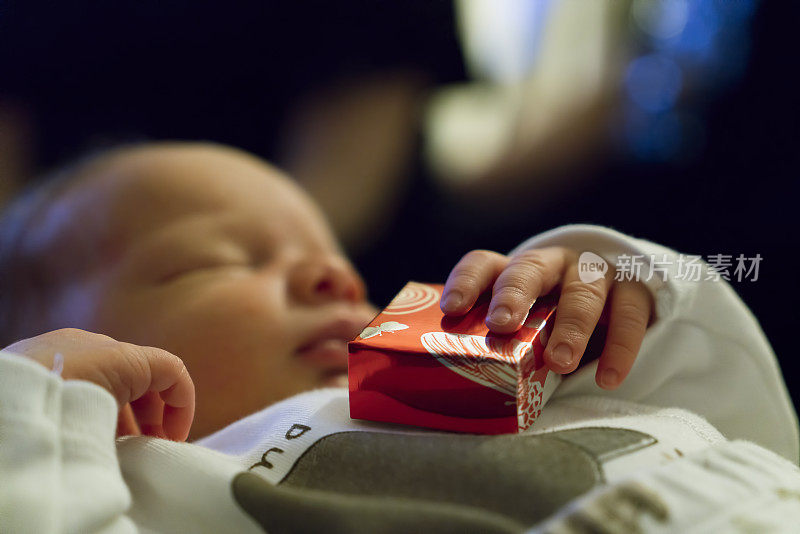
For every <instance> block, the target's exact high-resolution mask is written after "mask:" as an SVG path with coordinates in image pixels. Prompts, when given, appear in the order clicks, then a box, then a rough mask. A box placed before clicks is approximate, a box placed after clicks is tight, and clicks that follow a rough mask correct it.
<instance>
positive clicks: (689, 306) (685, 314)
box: [512, 225, 799, 463]
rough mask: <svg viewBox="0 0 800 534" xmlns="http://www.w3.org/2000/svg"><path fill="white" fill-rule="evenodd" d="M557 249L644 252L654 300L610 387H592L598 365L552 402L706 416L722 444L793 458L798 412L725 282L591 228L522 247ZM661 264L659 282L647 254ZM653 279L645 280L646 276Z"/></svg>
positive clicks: (568, 229)
mask: <svg viewBox="0 0 800 534" xmlns="http://www.w3.org/2000/svg"><path fill="white" fill-rule="evenodd" d="M545 246H564V247H568V248H571V249H573V250H576V251H578V252H584V251H590V252H594V253H595V254H598V255H599V256H601V257H603V258H605V259H606V261H608V262H609V263H610V264H612V265H613V264H615V263H616V259H617V257H618V256H619V255H621V254H627V255H642V256H643V258H642V260H643V261H644V262H645V264H646V265H645V268H644V269H643V270H642V275H643V276H644V277H645V280H642V281H643V282H645V285H647V287H648V288H649V289H650V291H651V293H652V294H653V297H654V299H655V306H656V320H655V322H654V323H653V324H652V325H651V326H650V328H649V329H648V332H647V335H646V336H645V339H644V342H643V344H642V348H641V350H640V352H639V356H638V358H637V360H636V363H635V364H634V366H633V369H632V370H631V373H630V375H628V378H627V379H626V380H625V381H624V382H623V384H622V385H621V386H620V387H619V388H618V389H617V390H615V391H604V390H601V389H600V388H599V387H598V386H596V385H595V383H594V374H595V371H596V368H597V362H593V363H592V364H590V365H587V366H586V367H584V368H581V369H579V370H578V371H577V372H576V373H574V374H573V375H571V376H570V377H569V378H567V379H566V380H564V381H563V382H562V384H561V386H559V388H558V389H557V390H556V392H555V393H554V394H553V398H554V399H555V398H560V397H566V396H571V395H586V394H592V395H602V396H609V397H613V398H619V399H624V400H629V401H633V402H637V403H641V404H649V405H653V406H662V407H678V408H683V409H686V410H689V411H691V412H694V413H696V414H699V415H701V416H703V417H705V418H706V419H707V420H708V421H709V422H710V423H711V424H712V425H714V426H715V427H716V428H717V429H719V430H720V431H721V432H722V433H723V434H724V435H725V436H726V437H727V438H729V439H745V440H749V441H753V442H755V443H758V444H759V445H762V446H764V447H766V448H768V449H771V450H773V451H775V452H777V453H778V454H780V455H782V456H784V457H785V458H787V459H789V460H791V461H793V462H795V463H796V462H797V461H798V447H799V445H798V426H797V415H796V414H795V411H794V408H793V407H792V403H791V400H790V399H789V395H788V393H787V391H786V386H785V384H784V382H783V378H782V376H781V372H780V369H779V367H778V364H777V361H776V359H775V355H774V353H773V352H772V348H771V347H770V345H769V342H768V341H767V339H766V336H765V335H764V333H763V331H762V330H761V327H760V326H759V324H758V321H757V320H756V318H755V317H754V316H753V314H752V313H751V312H750V310H749V309H748V308H747V306H745V304H744V303H743V302H742V301H741V300H740V299H739V297H738V296H737V295H736V293H735V292H734V291H733V289H732V288H731V287H730V286H729V285H728V284H727V283H726V282H724V281H721V280H720V281H714V280H713V279H712V280H706V278H707V276H706V272H705V269H707V266H706V265H705V264H703V269H704V271H703V273H702V276H701V277H700V278H701V280H700V281H692V280H684V279H680V277H678V276H677V269H678V262H677V257H678V254H677V253H676V252H675V251H673V250H671V249H668V248H665V247H662V246H660V245H657V244H654V243H651V242H649V241H645V240H642V239H636V238H633V237H629V236H626V235H624V234H621V233H619V232H617V231H615V230H611V229H609V228H604V227H600V226H592V225H569V226H563V227H560V228H556V229H554V230H550V231H548V232H545V233H543V234H540V235H538V236H535V237H532V238H531V239H529V240H527V241H525V242H524V243H522V244H521V245H520V246H518V247H517V248H516V249H514V251H512V254H515V253H517V252H520V251H522V250H526V249H529V248H540V247H545ZM651 255H655V259H656V261H658V262H662V261H663V260H664V259H666V262H664V263H662V264H660V265H659V267H662V266H663V267H666V271H667V275H666V281H663V280H662V278H661V275H660V274H658V273H656V274H655V275H654V276H653V277H649V276H647V275H649V265H650V260H651V258H652V256H651ZM648 277H649V278H650V279H649V280H647V278H648Z"/></svg>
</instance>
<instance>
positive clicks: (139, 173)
mask: <svg viewBox="0 0 800 534" xmlns="http://www.w3.org/2000/svg"><path fill="white" fill-rule="evenodd" d="M74 193H75V196H76V199H75V206H76V209H77V210H79V211H80V212H83V216H88V218H89V219H94V220H95V222H96V224H98V225H99V226H100V227H101V228H99V230H101V232H102V233H103V234H104V235H105V238H106V239H107V240H108V239H110V240H112V241H116V242H130V241H131V240H136V239H140V238H142V237H143V236H145V235H146V234H148V233H151V232H153V231H155V230H158V229H160V228H162V227H164V226H165V225H168V224H171V223H175V222H176V221H178V222H179V221H181V220H183V219H186V218H189V217H197V216H199V215H209V214H217V213H237V214H240V215H242V216H243V217H246V216H247V215H252V216H253V217H254V218H257V220H258V222H259V224H264V225H272V226H277V227H281V226H286V225H287V224H289V223H293V224H302V225H309V224H310V225H312V226H314V227H315V228H318V229H319V230H320V231H321V232H323V233H324V234H325V236H324V237H326V238H327V237H328V235H327V234H328V227H327V223H325V222H324V218H323V217H322V215H321V214H320V213H319V210H318V208H317V207H316V205H314V203H313V202H312V201H311V200H310V198H309V197H308V196H307V195H306V194H305V193H304V192H303V191H302V190H301V189H300V188H299V187H298V186H297V185H295V184H294V183H292V182H291V180H289V179H288V178H287V177H285V176H283V175H282V174H281V173H280V172H279V171H277V170H276V169H274V168H272V167H270V166H269V165H267V164H265V163H264V162H262V161H260V160H257V159H256V158H254V157H252V156H249V155H247V154H245V153H242V152H239V151H236V150H233V149H226V148H223V147H216V146H206V145H197V146H194V145H188V146H186V145H177V146H170V145H167V146H158V147H154V148H148V149H144V150H131V151H125V152H121V153H117V154H113V155H111V156H110V157H107V158H104V159H101V160H99V161H98V162H96V163H95V164H94V165H93V166H91V167H88V168H87V169H86V170H85V176H84V177H83V180H82V181H81V182H79V183H78V184H77V187H76V190H75V191H74ZM81 218H82V217H81Z"/></svg>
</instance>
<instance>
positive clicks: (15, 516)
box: [0, 352, 136, 533]
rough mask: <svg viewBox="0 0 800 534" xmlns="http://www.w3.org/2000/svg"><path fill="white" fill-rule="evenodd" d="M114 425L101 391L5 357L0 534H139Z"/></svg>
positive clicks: (0, 390)
mask: <svg viewBox="0 0 800 534" xmlns="http://www.w3.org/2000/svg"><path fill="white" fill-rule="evenodd" d="M116 421H117V404H116V401H115V400H114V398H113V397H112V396H111V394H110V393H108V392H107V391H105V390H104V389H102V388H101V387H99V386H96V385H94V384H91V383H89V382H84V381H78V380H69V381H64V380H62V379H61V378H60V377H58V376H56V375H55V374H53V373H51V372H49V371H48V370H47V369H45V368H44V367H42V366H41V365H39V364H38V363H36V362H33V361H30V360H28V359H26V358H23V357H20V356H16V355H13V354H8V353H5V352H0V478H2V482H0V532H42V533H50V532H101V531H102V532H136V526H135V525H134V524H133V523H132V522H131V521H130V519H129V518H127V517H126V516H125V513H126V511H127V510H128V508H129V507H130V504H131V497H130V493H129V492H128V488H127V487H126V486H125V483H124V481H123V479H122V475H121V473H120V469H119V463H118V461H117V453H116V446H115V442H114V434H115V431H116Z"/></svg>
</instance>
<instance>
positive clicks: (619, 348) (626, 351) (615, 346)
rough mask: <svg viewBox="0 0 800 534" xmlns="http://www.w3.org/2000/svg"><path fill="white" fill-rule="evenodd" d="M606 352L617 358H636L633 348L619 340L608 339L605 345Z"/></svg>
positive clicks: (630, 359)
mask: <svg viewBox="0 0 800 534" xmlns="http://www.w3.org/2000/svg"><path fill="white" fill-rule="evenodd" d="M605 352H606V354H609V355H611V356H613V357H614V359H617V360H626V361H633V360H635V359H636V353H635V352H634V351H633V349H632V348H631V347H629V346H627V345H625V344H624V343H620V342H619V341H609V342H607V343H606V347H605Z"/></svg>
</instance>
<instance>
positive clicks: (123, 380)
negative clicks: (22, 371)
mask: <svg viewBox="0 0 800 534" xmlns="http://www.w3.org/2000/svg"><path fill="white" fill-rule="evenodd" d="M6 350H8V351H9V352H12V353H14V354H18V355H20V356H26V357H28V358H31V359H32V360H35V361H37V362H39V363H41V364H42V365H44V366H45V367H47V368H48V369H52V368H53V363H54V361H55V355H56V354H61V356H60V358H63V369H62V371H61V376H62V377H63V378H64V379H65V380H68V379H79V380H87V381H89V382H94V383H95V384H97V385H99V386H101V387H103V388H105V389H106V390H107V391H108V392H110V393H111V394H112V395H113V396H114V398H116V399H117V404H118V405H119V406H120V415H119V423H118V426H117V435H126V434H134V435H137V434H140V433H144V434H148V435H151V436H156V437H162V438H168V439H172V440H176V441H184V440H185V439H186V437H187V436H188V435H189V429H190V427H191V426H192V419H193V418H194V384H193V383H192V379H191V378H190V377H189V373H188V372H187V370H186V367H184V365H183V362H182V361H181V360H180V358H178V357H177V356H175V355H173V354H170V353H169V352H167V351H165V350H161V349H156V348H153V347H140V346H138V345H132V344H130V343H121V342H119V341H115V340H114V339H111V338H110V337H108V336H103V335H100V334H93V333H91V332H85V331H83V330H76V329H73V328H66V329H63V330H56V331H53V332H48V333H46V334H42V335H40V336H36V337H32V338H30V339H25V340H22V341H19V342H17V343H14V344H13V345H10V346H9V347H7V349H6ZM56 365H57V366H58V367H60V366H61V365H62V362H56ZM137 423H138V424H137Z"/></svg>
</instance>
